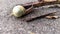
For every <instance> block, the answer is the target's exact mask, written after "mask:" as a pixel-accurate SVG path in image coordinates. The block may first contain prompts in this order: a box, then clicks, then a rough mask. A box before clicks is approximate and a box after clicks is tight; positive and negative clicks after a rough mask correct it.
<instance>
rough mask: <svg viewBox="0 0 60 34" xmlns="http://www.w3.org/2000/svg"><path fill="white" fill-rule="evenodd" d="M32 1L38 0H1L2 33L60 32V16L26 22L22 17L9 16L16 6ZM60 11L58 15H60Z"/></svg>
mask: <svg viewBox="0 0 60 34" xmlns="http://www.w3.org/2000/svg"><path fill="white" fill-rule="evenodd" d="M31 1H37V0H0V34H60V18H59V19H46V18H42V19H37V20H34V21H32V22H24V21H22V20H21V18H19V19H18V18H16V17H14V16H12V17H9V15H10V13H11V12H12V8H13V7H14V6H16V5H20V4H22V3H26V2H31ZM59 13H60V12H58V13H57V14H56V15H58V16H60V14H59Z"/></svg>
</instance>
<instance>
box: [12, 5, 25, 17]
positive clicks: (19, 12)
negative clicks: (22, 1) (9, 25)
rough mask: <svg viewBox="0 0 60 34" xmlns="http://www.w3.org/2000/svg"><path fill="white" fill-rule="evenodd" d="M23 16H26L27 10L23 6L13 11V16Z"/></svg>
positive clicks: (16, 7)
mask: <svg viewBox="0 0 60 34" xmlns="http://www.w3.org/2000/svg"><path fill="white" fill-rule="evenodd" d="M23 14H25V8H24V7H23V6H21V5H18V6H15V7H14V8H13V10H12V15H14V16H15V17H21V16H22V15H23Z"/></svg>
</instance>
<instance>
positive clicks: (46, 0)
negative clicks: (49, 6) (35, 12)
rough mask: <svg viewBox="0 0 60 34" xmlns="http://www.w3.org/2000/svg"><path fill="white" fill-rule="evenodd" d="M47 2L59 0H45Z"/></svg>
mask: <svg viewBox="0 0 60 34" xmlns="http://www.w3.org/2000/svg"><path fill="white" fill-rule="evenodd" d="M44 1H45V2H53V1H57V0H44Z"/></svg>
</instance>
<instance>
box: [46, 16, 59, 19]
mask: <svg viewBox="0 0 60 34" xmlns="http://www.w3.org/2000/svg"><path fill="white" fill-rule="evenodd" d="M46 18H48V19H57V18H59V16H46Z"/></svg>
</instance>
